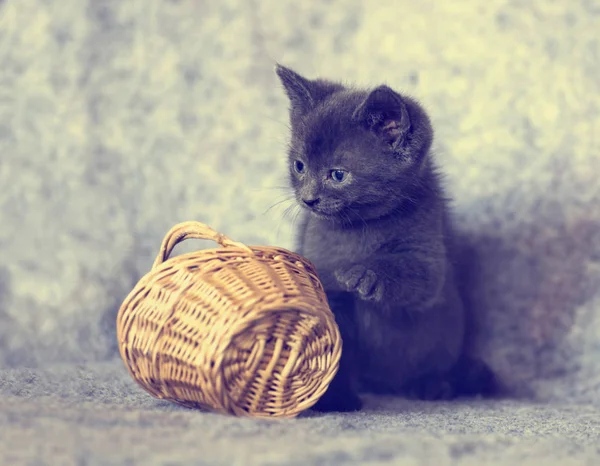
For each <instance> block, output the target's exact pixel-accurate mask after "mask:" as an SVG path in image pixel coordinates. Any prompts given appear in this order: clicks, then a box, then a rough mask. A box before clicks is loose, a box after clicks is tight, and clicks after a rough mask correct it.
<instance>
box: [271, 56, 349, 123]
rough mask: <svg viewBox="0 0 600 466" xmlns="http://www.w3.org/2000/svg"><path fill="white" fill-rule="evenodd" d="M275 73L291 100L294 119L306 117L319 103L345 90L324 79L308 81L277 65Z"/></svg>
mask: <svg viewBox="0 0 600 466" xmlns="http://www.w3.org/2000/svg"><path fill="white" fill-rule="evenodd" d="M275 72H276V73H277V76H279V79H280V81H281V84H283V88H284V89H285V93H286V94H287V96H288V98H289V99H290V103H291V109H290V110H291V114H292V117H298V116H303V115H305V114H306V113H307V112H308V111H309V110H311V109H312V108H313V107H314V106H315V105H316V104H317V103H319V102H320V101H322V100H324V99H325V98H326V97H328V96H329V95H331V94H333V93H334V92H337V91H339V90H342V89H343V86H342V85H340V84H337V83H334V82H329V81H325V80H322V79H315V80H312V79H307V78H305V77H303V76H300V75H299V74H298V73H296V72H295V71H293V70H291V69H289V68H286V67H285V66H283V65H280V64H277V65H276V66H275Z"/></svg>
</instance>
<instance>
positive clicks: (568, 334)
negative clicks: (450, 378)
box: [0, 0, 600, 464]
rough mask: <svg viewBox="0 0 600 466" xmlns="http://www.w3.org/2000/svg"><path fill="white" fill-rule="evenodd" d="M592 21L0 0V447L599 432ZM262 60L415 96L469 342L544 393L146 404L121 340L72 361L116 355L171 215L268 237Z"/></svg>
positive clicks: (513, 441)
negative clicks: (264, 411) (270, 412)
mask: <svg viewBox="0 0 600 466" xmlns="http://www.w3.org/2000/svg"><path fill="white" fill-rule="evenodd" d="M599 30H600V4H599V3H598V1H595V0H574V1H566V0H563V1H553V2H549V1H546V0H531V1H527V2H516V1H507V0H489V1H486V2H482V1H478V0H464V1H461V2H454V1H451V0H441V1H433V0H424V1H419V2H415V1H408V0H402V1H397V2H363V1H359V0H329V1H326V2H304V3H303V2H292V1H287V0H285V1H281V0H260V1H258V0H252V1H242V0H205V1H196V0H61V1H51V0H3V1H2V0H0V253H1V257H2V260H1V261H0V370H1V371H2V372H1V373H0V374H1V377H2V378H1V379H0V383H1V384H2V388H1V390H2V391H3V393H4V395H3V397H2V398H1V399H0V404H1V406H0V416H1V422H2V425H1V426H2V427H1V428H2V432H1V433H0V446H1V449H0V458H2V459H6V458H9V456H7V455H20V454H21V452H26V451H27V452H28V453H22V454H27V455H29V456H28V457H27V458H28V460H24V461H29V460H31V461H30V462H29V463H28V464H44V463H50V464H67V463H63V462H61V461H60V460H59V458H67V457H69V458H70V459H71V460H73V461H74V462H76V461H75V460H77V461H78V462H79V464H87V463H86V462H89V463H90V464H107V463H113V464H114V463H127V458H129V457H133V456H136V455H137V457H138V458H142V462H143V463H144V464H151V463H152V462H153V461H154V462H156V463H161V462H162V461H163V460H164V463H165V464H166V463H168V460H169V455H170V454H171V453H172V454H173V455H178V456H173V458H179V459H180V460H182V461H184V462H187V464H194V461H195V463H196V464H234V462H233V460H234V459H235V458H237V459H238V460H239V461H238V462H240V464H242V463H243V462H241V458H242V455H243V454H245V453H244V452H248V453H249V454H250V455H251V456H252V457H253V458H255V459H256V462H257V463H260V462H262V464H286V463H285V461H287V462H288V463H289V464H292V463H294V462H296V463H294V464H310V462H309V460H308V459H310V461H312V462H313V463H314V464H326V463H331V462H334V463H336V464H345V463H344V462H346V463H348V464H352V463H353V462H357V461H359V460H360V458H364V459H365V461H364V464H378V462H379V463H385V462H386V461H388V460H389V459H390V458H404V459H406V462H407V463H410V464H412V463H415V464H417V463H418V462H419V460H418V458H421V459H426V458H430V459H431V461H432V462H436V463H437V464H440V463H443V462H444V461H446V462H451V461H454V460H455V459H456V458H457V457H458V456H460V457H461V464H463V461H462V458H463V456H464V464H469V461H472V462H473V464H481V461H483V460H490V461H492V460H495V461H500V459H502V458H504V460H506V461H507V462H508V463H509V464H514V461H517V459H519V460H525V459H526V458H534V457H535V458H537V459H541V460H543V461H545V462H546V463H549V462H553V461H554V462H557V464H558V463H559V462H560V464H567V458H574V460H573V461H576V459H577V458H579V459H583V458H585V457H586V455H593V454H598V452H597V450H596V451H594V450H593V448H592V449H591V450H590V449H589V448H588V446H589V445H591V443H593V442H592V440H591V439H592V436H593V435H596V437H595V439H596V440H598V437H597V435H598V430H597V429H598V427H597V424H595V426H596V427H593V423H591V421H590V419H594V416H595V419H597V418H598V411H597V409H598V406H599V405H600V309H599V308H600V183H599V182H598V176H599V173H600V137H599V136H598V135H599V134H600V78H599V77H600V35H598V31H599ZM275 60H277V61H281V62H282V63H283V64H285V65H288V66H290V67H292V68H295V69H297V70H298V71H299V72H301V73H302V74H305V75H306V76H308V77H315V76H317V75H321V76H325V77H330V78H333V79H342V80H344V81H346V82H349V83H351V82H354V83H356V84H359V85H377V84H380V83H387V84H389V85H391V86H392V87H394V88H396V89H397V90H399V91H404V92H407V93H409V94H411V95H413V96H415V97H416V98H418V99H419V100H420V101H422V102H423V104H424V105H425V107H426V108H427V109H428V111H429V112H430V114H431V118H432V121H433V124H434V127H435V129H436V141H435V143H434V146H435V153H436V157H437V160H438V161H439V163H440V164H441V165H442V167H443V169H444V172H445V173H446V175H447V176H446V184H447V188H448V191H449V194H450V195H451V196H452V197H453V198H454V201H455V202H454V208H455V211H456V215H457V219H458V223H459V225H460V227H461V229H462V230H464V232H465V233H466V236H467V238H468V240H469V241H470V243H471V245H472V247H473V253H474V257H475V258H476V260H477V263H478V264H479V275H478V277H477V279H476V281H475V282H474V284H473V287H472V296H471V300H472V302H473V304H474V305H475V306H476V307H477V309H478V310H479V311H480V313H481V322H480V324H481V332H482V333H481V339H480V341H479V342H478V349H479V353H480V354H481V355H482V357H484V358H485V360H486V361H487V362H488V363H490V364H491V365H492V367H493V368H494V369H495V370H496V371H497V372H498V373H499V374H500V375H501V378H502V380H503V381H504V382H505V383H506V384H507V385H508V386H509V387H510V388H512V389H514V390H515V392H516V393H517V394H519V395H522V396H524V397H528V398H529V399H530V400H532V399H536V400H537V401H536V402H538V403H539V402H544V403H548V404H546V405H533V404H531V405H527V404H515V403H516V402H515V403H511V402H506V403H498V404H493V403H492V404H457V405H404V404H402V402H393V403H391V402H390V403H391V404H386V403H387V402H383V401H381V400H380V401H376V403H383V404H382V405H381V406H382V407H381V408H376V409H372V410H371V411H368V412H366V413H365V414H360V415H354V416H330V417H318V418H310V419H302V420H298V421H293V422H290V423H279V424H267V423H260V422H259V423H256V422H253V421H241V420H231V419H223V418H220V417H215V416H212V415H205V414H199V413H191V412H187V411H182V410H178V409H175V408H173V407H168V406H165V405H162V404H158V403H157V402H155V401H153V400H151V399H149V398H148V397H146V395H145V394H143V393H142V392H140V391H139V390H138V389H136V388H135V387H133V386H132V385H131V384H130V381H129V380H128V379H127V376H126V373H124V370H123V368H122V367H120V366H119V365H117V366H114V369H110V370H109V371H108V372H106V370H105V369H102V370H100V369H98V370H96V369H85V367H86V366H82V367H84V369H77V367H79V366H75V365H74V364H84V365H85V364H96V363H102V362H105V361H112V360H114V359H115V358H118V355H117V347H116V339H115V335H114V321H115V316H116V311H117V308H118V306H119V305H120V303H121V302H122V300H123V299H124V297H125V295H126V294H127V293H128V292H129V290H130V289H131V288H132V287H133V286H134V284H135V283H136V281H137V280H138V279H139V278H140V277H141V276H142V275H143V274H144V273H146V272H147V271H148V270H149V268H150V266H151V263H152V260H153V258H154V255H155V254H156V253H157V251H158V247H159V244H160V241H161V239H162V237H163V235H164V234H165V233H166V231H167V230H168V229H169V228H170V227H171V226H172V225H173V224H175V223H177V222H180V221H185V220H200V221H203V222H205V223H208V224H210V225H211V226H213V227H214V228H216V229H218V230H220V231H222V232H223V233H226V234H227V235H229V236H231V237H232V238H234V239H236V240H240V241H244V242H247V243H249V244H273V245H280V246H284V247H291V245H292V236H291V226H292V223H293V219H294V212H293V211H292V212H290V215H285V212H286V208H287V207H289V206H290V205H291V204H289V203H286V202H283V203H282V204H280V205H278V206H276V207H274V208H273V209H271V210H267V209H268V208H269V207H270V206H271V205H273V204H275V203H276V202H278V201H281V200H285V199H286V196H287V195H288V194H289V193H288V192H286V191H285V190H282V189H280V187H281V186H284V185H285V184H286V170H285V157H284V153H285V144H286V138H287V133H288V130H287V101H286V98H285V96H284V95H283V92H282V91H281V89H280V86H279V85H278V83H277V81H276V77H275V75H274V72H273V63H274V61H275ZM205 246H207V244H205V243H203V242H191V243H190V244H186V245H183V246H182V247H180V248H179V249H178V250H179V251H186V250H191V249H192V248H199V247H205ZM57 364H59V365H63V366H57ZM24 367H30V368H34V369H31V370H25V369H23V368H24ZM57 367H64V369H59V368H57ZM90 367H92V366H90ZM94 367H95V366H94ZM110 367H113V366H110ZM49 368H53V369H52V370H50V369H49ZM61 371H62V372H61ZM90 371H91V372H90ZM49 395H52V397H50V398H47V396H49ZM530 402H531V403H533V401H530ZM398 403H399V404H398ZM572 403H576V405H572ZM568 406H571V407H568ZM594 409H596V411H594ZM594 429H596V430H594ZM65 437H66V438H70V439H71V440H70V441H69V442H71V443H69V442H66V441H64V440H61V439H64V438H65ZM65 442H66V443H65ZM274 442H277V443H274ZM350 444H353V445H355V446H354V447H350V446H349V445H350ZM15 445H19V446H21V448H15ZM232 445H235V446H236V448H237V446H238V445H239V450H238V449H236V448H232ZM274 445H277V448H279V446H281V449H280V450H277V451H275V447H274ZM590 448H591V447H590ZM52 455H56V457H54V456H52ZM61 455H62V456H61ZM74 455H75V456H74ZM335 455H338V456H335ZM378 455H379V456H378ZM457 455H458V456H457ZM461 455H462V456H461ZM36 457H37V458H38V459H39V460H40V461H38V462H37V463H35V462H34V461H33V460H34V458H36ZM284 457H285V458H288V459H286V460H285V461H284V459H283V458H284ZM587 457H589V456H587ZM44 458H46V460H44ZM53 458H54V459H56V461H51V459H53ZM302 458H304V460H306V461H304V460H302ZM563 459H564V461H563ZM192 460H194V461H192ZM367 460H368V461H367ZM303 461H304V462H303ZM390 461H391V460H390ZM5 462H6V461H0V463H2V464H4V463H5ZM203 462H204V463H203ZM536 462H537V461H536ZM244 464H245V463H244ZM425 464H427V462H426V463H425ZM577 464H581V463H577Z"/></svg>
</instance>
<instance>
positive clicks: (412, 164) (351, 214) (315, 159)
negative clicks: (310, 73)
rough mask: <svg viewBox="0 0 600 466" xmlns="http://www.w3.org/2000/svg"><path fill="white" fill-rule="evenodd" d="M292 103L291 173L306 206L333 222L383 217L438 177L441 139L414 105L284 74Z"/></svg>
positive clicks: (381, 91)
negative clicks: (433, 150) (434, 166)
mask: <svg viewBox="0 0 600 466" xmlns="http://www.w3.org/2000/svg"><path fill="white" fill-rule="evenodd" d="M276 72H277V75H278V76H279V78H280V80H281V82H282V84H283V87H284V89H285V92H286V94H287V96H288V98H289V99H290V123H291V131H292V134H291V141H290V149H289V170H290V178H291V184H292V186H293V188H294V191H295V193H296V199H297V201H298V203H299V204H300V205H301V206H303V207H304V208H307V209H309V210H310V211H311V212H312V213H313V214H315V215H317V216H319V217H321V218H327V219H330V220H333V221H340V222H353V221H362V220H368V219H373V218H378V217H382V216H385V215H388V214H389V213H391V212H393V211H395V210H397V209H399V208H401V206H402V205H403V204H404V203H406V202H410V201H411V199H412V198H413V197H414V195H415V192H416V190H418V189H419V187H420V186H422V185H423V184H424V180H425V177H427V176H428V174H429V173H430V170H429V163H428V160H427V155H428V152H429V148H430V146H431V142H432V138H433V132H432V129H431V124H430V122H429V118H428V117H427V115H426V113H425V112H424V110H423V109H422V108H421V107H420V106H419V105H418V104H417V102H415V101H414V100H412V99H410V98H408V97H405V96H401V95H400V94H398V93H397V92H394V91H393V90H392V89H390V88H389V87H387V86H384V85H382V86H379V87H377V88H375V89H373V90H370V91H366V90H356V89H349V88H346V87H344V86H342V85H341V84H338V83H334V82H330V81H325V80H321V79H317V80H310V79H306V78H304V77H302V76H300V75H299V74H297V73H295V72H294V71H292V70H290V69H289V68H285V67H283V66H281V65H278V66H277V67H276Z"/></svg>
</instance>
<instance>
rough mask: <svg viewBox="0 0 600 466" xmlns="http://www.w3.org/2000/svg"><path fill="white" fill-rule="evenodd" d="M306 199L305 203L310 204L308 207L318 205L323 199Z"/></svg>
mask: <svg viewBox="0 0 600 466" xmlns="http://www.w3.org/2000/svg"><path fill="white" fill-rule="evenodd" d="M302 200H303V201H304V203H305V204H306V205H307V206H308V207H314V206H316V205H317V204H318V203H319V202H321V199H319V198H318V197H317V198H316V199H302Z"/></svg>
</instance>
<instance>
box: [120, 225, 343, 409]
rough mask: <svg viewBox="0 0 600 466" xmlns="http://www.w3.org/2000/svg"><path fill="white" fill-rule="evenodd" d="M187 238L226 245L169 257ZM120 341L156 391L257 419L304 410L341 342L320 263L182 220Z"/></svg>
mask: <svg viewBox="0 0 600 466" xmlns="http://www.w3.org/2000/svg"><path fill="white" fill-rule="evenodd" d="M187 238H200V239H210V240H214V241H216V242H217V243H218V244H220V245H221V246H222V248H218V249H207V250H201V251H197V252H194V253H188V254H182V255H180V256H176V257H173V258H170V259H169V255H170V254H171V252H172V250H173V248H174V247H175V246H176V245H177V244H178V243H179V242H181V241H183V240H185V239H187ZM117 335H118V340H119V348H120V352H121V356H122V358H123V361H124V362H125V365H126V366H127V368H128V370H129V372H130V374H131V376H132V377H133V378H134V380H136V381H137V382H138V383H139V384H140V385H141V386H142V387H143V388H144V389H145V390H147V391H148V392H149V393H150V394H152V395H153V396H155V397H158V398H163V399H168V400H171V401H174V402H176V403H179V404H182V405H185V406H188V407H199V408H204V409H210V410H213V411H217V412H222V413H230V414H236V415H243V416H254V417H294V416H296V415H297V414H299V413H300V412H301V411H303V410H305V409H308V408H310V407H311V406H312V405H313V404H314V403H316V401H317V400H318V399H319V397H321V396H322V395H323V393H324V392H325V390H326V389H327V387H328V385H329V383H330V382H331V380H332V378H333V376H334V375H335V373H336V372H337V370H338V367H339V359H340V355H341V349H342V348H341V339H340V335H339V330H338V327H337V325H336V323H335V320H334V317H333V314H332V313H331V310H330V309H329V306H328V304H327V298H326V296H325V293H324V291H323V287H322V285H321V283H320V281H319V279H318V277H317V274H316V271H315V269H314V266H313V265H312V264H311V263H310V262H308V261H307V260H306V259H305V258H303V257H301V256H299V255H297V254H294V253H292V252H290V251H287V250H285V249H281V248H276V247H265V246H261V247H248V246H246V245H244V244H241V243H237V242H235V241H232V240H230V239H229V238H227V237H226V236H224V235H222V234H220V233H217V232H215V231H214V230H212V229H210V228H209V227H207V226H206V225H203V224H202V223H198V222H186V223H182V224H179V225H176V226H175V227H174V228H172V229H171V231H169V233H168V234H167V235H166V237H165V238H164V240H163V243H162V246H161V250H160V252H159V254H158V257H157V258H156V260H155V262H154V266H153V268H152V270H151V271H150V272H149V273H148V274H147V275H146V276H144V277H143V278H142V279H141V280H140V281H139V283H138V284H137V285H136V287H135V288H134V289H133V290H132V291H131V293H130V294H129V296H128V297H127V298H126V299H125V301H124V302H123V304H122V306H121V308H120V310H119V314H118V317H117Z"/></svg>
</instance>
